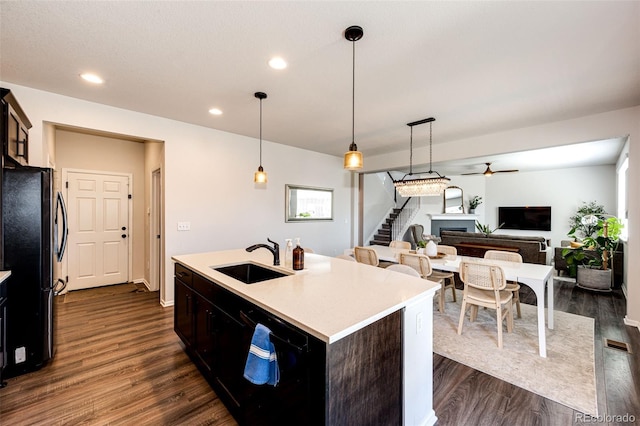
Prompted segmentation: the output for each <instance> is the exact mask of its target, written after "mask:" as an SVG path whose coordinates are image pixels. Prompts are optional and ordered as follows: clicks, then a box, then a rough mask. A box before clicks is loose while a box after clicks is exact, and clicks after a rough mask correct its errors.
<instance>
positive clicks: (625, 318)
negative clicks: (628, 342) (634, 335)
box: [624, 315, 640, 331]
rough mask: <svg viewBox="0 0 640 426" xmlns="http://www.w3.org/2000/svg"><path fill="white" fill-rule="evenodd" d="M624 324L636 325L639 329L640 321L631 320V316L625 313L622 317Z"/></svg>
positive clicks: (639, 329)
mask: <svg viewBox="0 0 640 426" xmlns="http://www.w3.org/2000/svg"><path fill="white" fill-rule="evenodd" d="M624 323H625V325H630V326H631V327H636V328H637V329H638V331H640V321H636V320H632V319H631V318H629V317H627V316H626V315H625V317H624Z"/></svg>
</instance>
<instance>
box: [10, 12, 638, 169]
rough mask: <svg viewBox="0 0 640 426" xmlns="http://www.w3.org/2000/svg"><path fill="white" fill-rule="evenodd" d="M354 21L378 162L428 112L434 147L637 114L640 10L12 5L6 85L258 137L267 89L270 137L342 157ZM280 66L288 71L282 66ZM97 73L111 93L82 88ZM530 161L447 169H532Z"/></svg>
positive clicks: (360, 108)
mask: <svg viewBox="0 0 640 426" xmlns="http://www.w3.org/2000/svg"><path fill="white" fill-rule="evenodd" d="M350 25H360V26H362V27H363V29H364V37H363V38H362V40H360V41H358V42H356V45H355V50H356V68H355V69H356V80H355V81H356V84H355V140H356V143H357V144H358V147H359V148H360V150H361V151H363V152H364V154H365V156H366V155H378V154H384V153H387V152H393V151H398V150H406V149H407V130H406V129H407V127H406V123H407V122H410V121H415V120H419V119H422V118H425V117H429V116H434V117H436V120H437V121H436V122H435V123H434V125H433V129H434V145H436V146H437V144H439V143H447V142H450V141H454V140H457V139H462V138H467V137H472V136H478V135H483V134H490V133H495V132H500V131H505V130H510V129H516V128H521V127H526V126H534V125H538V124H542V123H548V122H552V121H558V120H564V119H570V118H575V117H581V116H586V115H590V114H596V113H600V112H605V111H610V110H615V109H620V108H626V107H631V106H636V105H640V2H637V1H629V2H618V1H606V2H604V1H603V2H582V1H568V2H558V1H548V2H539V1H532V2H524V1H519V2H492V1H467V2H464V1H463V2H440V1H408V2H400V1H376V2H374V1H365V2H352V1H333V2H326V1H290V2H285V1H256V2H248V1H224V2H223V1H198V2H186V1H166V2H158V1H105V2H101V1H100V2H99V1H86V2H71V1H52V2H42V1H39V2H15V1H5V0H1V1H0V36H1V37H0V40H1V41H0V43H1V44H0V80H2V81H6V82H10V83H14V84H18V85H23V86H29V87H33V88H36V89H41V90H45V91H50V92H54V93H59V94H62V95H66V96H71V97H75V98H80V99H86V100H90V101H94V102H99V103H102V104H107V105H112V106H116V107H120V108H125V109H129V110H134V111H140V112H144V113H148V114H152V115H157V116H162V117H167V118H170V119H174V120H179V121H184V122H188V123H193V124H197V125H201V126H206V127H211V128H215V129H220V130H224V131H228V132H233V133H238V134H242V135H247V136H251V137H256V138H257V137H258V136H259V101H258V100H257V99H256V98H254V95H253V94H254V92H256V91H264V92H266V93H267V94H268V98H267V99H265V100H264V101H263V138H264V139H265V140H269V141H273V142H278V143H282V144H286V145H291V146H297V147H301V148H305V149H310V150H313V151H318V152H323V153H327V154H331V155H336V156H341V155H342V154H343V153H344V152H345V151H346V150H347V147H348V145H349V143H350V141H351V123H352V117H351V112H352V108H351V95H352V86H351V85H352V75H351V73H352V43H351V42H349V41H347V40H345V39H344V36H343V33H344V30H345V28H347V27H348V26H350ZM274 55H280V56H282V57H284V58H285V59H286V60H287V61H288V63H289V66H288V68H287V69H285V70H282V71H276V70H273V69H271V68H269V66H268V65H267V61H268V60H269V59H270V58H271V57H272V56H274ZM85 71H93V72H96V73H99V74H101V75H102V76H103V77H104V78H105V80H106V83H105V84H104V85H103V86H100V87H96V86H91V85H89V84H87V83H85V82H83V81H82V80H81V79H79V77H78V75H79V74H80V73H82V72H85ZM212 107H218V108H220V109H222V110H223V114H222V115H221V116H212V115H210V114H209V113H208V110H209V109H210V108H212ZM603 143H604V144H605V145H606V146H607V147H611V146H617V147H618V148H617V149H618V151H619V147H620V146H621V141H619V140H618V141H613V142H612V141H605V142H603ZM611 144H613V145H611ZM616 144H617V145H616ZM591 146H592V145H585V147H584V148H581V149H580V151H585V150H587V147H591ZM593 146H595V148H596V152H600V151H602V148H603V146H602V145H599V144H594V145H593ZM616 153H617V152H616ZM574 155H575V150H574V153H573V155H572V156H574ZM614 157H615V155H614ZM531 158H532V156H520V159H518V160H510V159H509V157H505V156H501V157H499V156H492V157H491V158H475V159H470V160H468V161H467V160H465V161H461V162H457V163H455V164H453V163H452V164H449V165H448V166H451V167H452V170H454V169H456V167H457V168H458V169H459V172H460V173H466V172H469V171H476V170H477V171H483V170H484V165H483V163H484V162H493V163H494V164H493V165H492V168H494V169H501V168H502V169H504V168H520V169H526V168H527V167H528V166H527V165H526V163H525V160H527V159H531ZM546 158H549V157H548V156H547V157H546ZM564 160H565V161H566V160H567V158H566V156H565V158H564ZM611 160H612V159H611V155H609V156H608V157H607V159H606V160H602V159H599V160H595V162H594V160H590V161H591V163H589V164H597V163H598V162H600V163H602V162H603V161H609V163H608V164H611ZM613 162H615V158H614V159H613ZM533 164H536V162H534V163H533ZM565 164H566V163H565ZM474 165H475V166H474ZM443 167H444V166H443ZM447 170H448V169H447ZM445 172H447V173H448V174H454V173H452V172H448V171H446V170H445Z"/></svg>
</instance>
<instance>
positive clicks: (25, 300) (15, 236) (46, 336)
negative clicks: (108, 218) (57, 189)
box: [2, 167, 66, 377]
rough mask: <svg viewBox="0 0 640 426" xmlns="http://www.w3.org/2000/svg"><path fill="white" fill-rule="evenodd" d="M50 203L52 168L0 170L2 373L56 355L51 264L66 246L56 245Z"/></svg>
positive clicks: (18, 371)
mask: <svg viewBox="0 0 640 426" xmlns="http://www.w3.org/2000/svg"><path fill="white" fill-rule="evenodd" d="M59 201H61V199H59ZM53 205H54V200H53V173H52V170H51V169H42V168H35V167H20V168H16V169H9V168H5V169H3V170H2V245H3V247H2V254H3V259H2V260H3V265H2V269H3V270H10V271H11V276H10V277H9V279H8V280H7V319H6V327H7V333H6V339H7V342H6V343H7V358H8V359H7V361H8V362H7V363H6V366H5V370H4V376H5V377H14V376H17V375H20V374H24V373H28V372H31V371H34V370H37V369H39V368H41V367H42V366H43V365H45V364H46V363H47V361H49V360H50V359H52V358H53V355H54V330H55V323H54V321H55V315H54V303H53V297H54V292H55V288H54V282H53V262H54V261H55V259H54V255H55V254H58V258H60V259H61V257H62V253H63V252H64V250H63V248H60V247H57V240H58V238H57V234H58V230H57V224H56V225H55V226H54V222H57V216H58V214H57V213H58V207H56V209H55V211H54V207H53ZM54 216H55V217H54ZM64 233H65V237H66V221H65V229H64ZM54 240H55V241H54ZM64 240H66V238H64Z"/></svg>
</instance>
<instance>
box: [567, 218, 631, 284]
mask: <svg viewBox="0 0 640 426" xmlns="http://www.w3.org/2000/svg"><path fill="white" fill-rule="evenodd" d="M601 216H605V215H601ZM606 216H608V217H598V216H596V215H588V216H584V217H583V218H582V222H584V223H583V224H584V225H587V226H592V227H593V228H594V232H593V234H592V235H590V236H587V237H585V238H583V239H582V243H583V244H582V245H581V246H579V247H574V248H565V249H563V250H562V257H563V258H564V259H565V260H566V261H567V267H568V269H569V275H570V276H574V277H576V284H577V285H578V286H580V287H583V288H587V289H590V290H600V291H610V290H611V283H612V278H613V272H612V266H613V262H612V261H613V256H614V254H615V252H616V250H617V249H618V244H619V242H620V232H621V230H622V227H623V224H622V222H621V221H620V219H618V218H617V217H615V216H610V215H606Z"/></svg>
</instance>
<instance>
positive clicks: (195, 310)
mask: <svg viewBox="0 0 640 426" xmlns="http://www.w3.org/2000/svg"><path fill="white" fill-rule="evenodd" d="M174 313H175V318H174V329H175V331H176V333H177V334H178V336H180V338H181V339H182V341H183V342H184V346H185V351H186V352H187V354H188V355H189V357H190V358H191V360H192V361H193V362H194V363H195V364H196V365H197V366H198V368H199V370H200V372H201V373H202V375H203V376H204V377H205V378H206V379H207V381H208V382H209V384H210V385H211V387H212V389H213V390H214V391H215V392H216V394H217V395H218V396H219V397H220V399H221V400H222V401H223V402H224V404H225V406H226V407H227V408H228V409H229V411H230V412H231V414H232V415H233V416H234V417H235V419H236V420H237V421H238V423H240V424H241V425H257V424H269V425H270V424H278V425H326V424H332V425H333V424H344V425H346V424H401V423H402V397H401V396H402V337H401V336H402V313H401V311H397V312H394V313H392V314H390V315H388V316H386V317H384V318H382V319H380V320H378V321H376V322H374V323H373V324H370V325H368V326H367V327H365V328H362V329H359V330H357V331H355V332H353V333H351V334H349V335H348V336H345V337H343V338H341V339H339V340H338V341H336V342H334V343H332V344H330V345H328V344H326V343H325V342H323V341H322V340H320V339H318V338H316V337H314V336H312V335H311V334H309V333H307V332H305V331H303V330H301V329H300V328H298V327H296V326H294V325H293V324H291V323H289V322H287V321H286V320H284V319H282V318H280V317H278V316H275V315H273V314H272V313H270V312H268V311H266V310H264V309H262V308H260V307H259V306H256V305H255V304H253V303H251V302H249V301H248V300H246V299H244V298H242V297H241V296H239V295H236V294H235V293H232V292H230V291H229V290H227V289H225V288H223V287H222V286H221V285H219V284H217V283H215V282H213V281H210V280H209V279H207V278H205V277H203V276H201V275H199V274H197V273H194V272H193V271H191V270H189V269H188V268H186V267H185V266H183V265H181V264H179V263H176V266H175V311H174ZM256 324H263V325H264V326H266V327H268V328H269V330H271V335H270V340H271V343H273V345H274V347H275V350H276V353H277V359H278V367H279V371H280V382H279V383H278V384H277V386H270V385H255V384H253V383H251V382H249V381H248V380H246V379H245V378H244V367H245V362H246V359H247V354H248V352H249V347H250V345H251V338H252V336H253V332H254V329H255V327H256ZM372 366H374V367H372Z"/></svg>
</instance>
